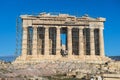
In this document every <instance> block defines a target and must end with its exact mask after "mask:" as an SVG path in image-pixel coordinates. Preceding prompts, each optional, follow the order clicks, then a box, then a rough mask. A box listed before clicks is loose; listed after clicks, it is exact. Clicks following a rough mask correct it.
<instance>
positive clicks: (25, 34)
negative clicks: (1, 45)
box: [22, 26, 28, 59]
mask: <svg viewBox="0 0 120 80" xmlns="http://www.w3.org/2000/svg"><path fill="white" fill-rule="evenodd" d="M27 38H28V27H27V26H23V36H22V58H23V59H26V56H27Z"/></svg>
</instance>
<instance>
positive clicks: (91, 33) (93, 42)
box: [90, 28, 95, 56]
mask: <svg viewBox="0 0 120 80" xmlns="http://www.w3.org/2000/svg"><path fill="white" fill-rule="evenodd" d="M90 55H92V56H93V55H95V40H94V28H90Z"/></svg>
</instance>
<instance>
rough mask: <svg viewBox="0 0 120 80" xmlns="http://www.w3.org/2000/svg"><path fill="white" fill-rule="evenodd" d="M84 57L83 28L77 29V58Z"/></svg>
mask: <svg viewBox="0 0 120 80" xmlns="http://www.w3.org/2000/svg"><path fill="white" fill-rule="evenodd" d="M82 55H84V43H83V27H80V28H79V56H82Z"/></svg>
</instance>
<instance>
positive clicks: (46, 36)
mask: <svg viewBox="0 0 120 80" xmlns="http://www.w3.org/2000/svg"><path fill="white" fill-rule="evenodd" d="M44 46H45V47H44V55H49V27H47V26H45V44H44Z"/></svg>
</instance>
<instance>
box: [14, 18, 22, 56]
mask: <svg viewBox="0 0 120 80" xmlns="http://www.w3.org/2000/svg"><path fill="white" fill-rule="evenodd" d="M21 50H22V24H21V19H20V18H17V19H16V50H15V54H14V56H15V57H17V56H19V55H20V54H21Z"/></svg>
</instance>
